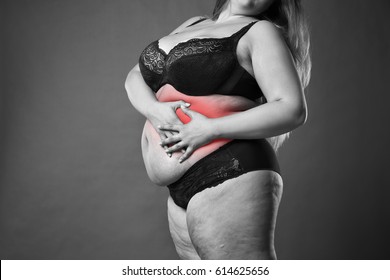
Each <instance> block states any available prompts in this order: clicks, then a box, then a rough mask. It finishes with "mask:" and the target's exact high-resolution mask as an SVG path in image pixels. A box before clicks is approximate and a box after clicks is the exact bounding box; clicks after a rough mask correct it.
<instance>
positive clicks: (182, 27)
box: [171, 16, 205, 34]
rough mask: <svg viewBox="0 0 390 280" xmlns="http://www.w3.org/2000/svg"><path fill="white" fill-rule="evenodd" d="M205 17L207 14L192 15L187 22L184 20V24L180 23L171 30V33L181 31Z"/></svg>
mask: <svg viewBox="0 0 390 280" xmlns="http://www.w3.org/2000/svg"><path fill="white" fill-rule="evenodd" d="M203 18H205V16H195V17H192V18H189V19H187V20H186V21H185V22H183V23H182V24H180V25H179V26H178V27H177V28H176V29H175V30H173V31H172V32H171V34H173V33H177V32H180V31H182V30H183V29H184V28H186V27H187V26H188V25H190V24H192V23H194V22H196V21H198V20H200V19H203Z"/></svg>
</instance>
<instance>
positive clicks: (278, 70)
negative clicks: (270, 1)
mask: <svg viewBox="0 0 390 280" xmlns="http://www.w3.org/2000/svg"><path fill="white" fill-rule="evenodd" d="M260 38H262V39H260ZM248 39H249V52H250V54H251V55H250V57H251V60H252V67H253V73H254V76H255V78H256V80H257V82H258V84H259V85H260V87H261V89H262V91H263V93H264V96H265V97H266V99H267V103H265V104H263V105H261V106H258V107H255V108H252V109H250V110H247V111H244V112H241V113H239V114H234V115H230V116H226V117H222V118H218V119H213V120H212V122H211V123H212V126H213V127H214V130H213V131H214V133H215V137H217V138H220V137H223V138H232V139H236V138H268V137H272V136H276V135H280V134H283V133H286V132H289V131H291V130H293V129H295V128H297V127H298V126H300V125H302V124H303V123H304V122H305V121H306V118H307V106H306V100H305V96H304V93H303V90H302V86H301V83H300V79H299V76H298V73H297V70H296V68H295V65H294V62H293V58H292V55H291V53H290V51H289V49H288V47H287V45H286V43H285V41H284V38H283V36H282V35H281V34H280V32H279V30H278V29H277V28H276V27H275V26H274V25H273V24H272V23H270V22H268V21H260V22H258V23H256V24H255V25H254V26H253V27H252V29H251V30H250V31H249V32H248Z"/></svg>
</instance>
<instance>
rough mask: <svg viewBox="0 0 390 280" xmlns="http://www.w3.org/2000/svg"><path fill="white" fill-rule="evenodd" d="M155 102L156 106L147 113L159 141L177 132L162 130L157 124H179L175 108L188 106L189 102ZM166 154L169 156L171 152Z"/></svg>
mask: <svg viewBox="0 0 390 280" xmlns="http://www.w3.org/2000/svg"><path fill="white" fill-rule="evenodd" d="M157 104H158V105H157V107H155V108H152V109H151V111H152V112H151V113H150V114H149V115H148V120H149V121H150V122H151V123H152V125H153V127H154V129H155V130H156V131H157V132H158V134H159V135H160V138H161V141H163V140H164V139H166V138H167V137H171V136H174V135H175V134H177V132H175V131H162V130H159V129H158V126H160V125H163V124H181V121H180V119H179V117H178V116H177V115H176V110H177V109H178V108H185V107H188V106H190V105H191V104H189V103H186V102H184V101H175V102H158V103H157ZM163 148H164V149H167V148H168V146H166V145H163ZM168 155H169V156H171V153H168Z"/></svg>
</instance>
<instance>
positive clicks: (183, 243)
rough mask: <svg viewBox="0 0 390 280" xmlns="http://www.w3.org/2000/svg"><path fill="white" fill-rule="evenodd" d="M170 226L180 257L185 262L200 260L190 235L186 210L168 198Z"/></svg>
mask: <svg viewBox="0 0 390 280" xmlns="http://www.w3.org/2000/svg"><path fill="white" fill-rule="evenodd" d="M168 224H169V231H170V233H171V236H172V240H173V243H174V244H175V248H176V252H177V254H178V255H179V257H180V258H181V259H185V260H199V259H200V258H199V255H198V254H197V252H196V251H195V249H194V246H193V245H192V242H191V239H190V235H189V234H188V229H187V221H186V210H184V209H183V208H181V207H179V206H177V205H176V204H175V202H174V201H173V199H172V198H171V197H168Z"/></svg>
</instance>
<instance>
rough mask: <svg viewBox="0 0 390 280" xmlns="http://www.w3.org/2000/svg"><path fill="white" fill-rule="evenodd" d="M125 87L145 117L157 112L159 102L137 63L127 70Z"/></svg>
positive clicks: (131, 99) (175, 31)
mask: <svg viewBox="0 0 390 280" xmlns="http://www.w3.org/2000/svg"><path fill="white" fill-rule="evenodd" d="M200 18H201V17H199V16H197V17H193V18H190V19H188V20H187V21H185V22H184V23H182V24H181V25H180V26H179V27H177V28H176V29H175V30H173V31H172V32H171V34H172V33H177V32H180V31H181V30H183V29H184V28H185V27H186V26H188V25H190V24H191V23H193V22H195V21H197V20H198V19H200ZM125 89H126V91H127V95H128V98H129V100H130V102H131V104H132V105H133V106H134V108H135V109H136V110H137V111H138V112H140V113H141V114H142V115H144V116H145V117H146V118H150V117H153V114H155V113H156V112H158V110H156V109H157V108H158V106H159V102H158V100H157V98H156V97H155V93H154V92H153V91H152V89H151V88H150V87H149V86H148V85H146V83H145V81H144V79H143V77H142V75H141V71H140V68H139V65H138V64H137V65H135V66H134V68H133V69H132V70H131V71H130V72H129V74H128V75H127V78H126V82H125Z"/></svg>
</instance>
